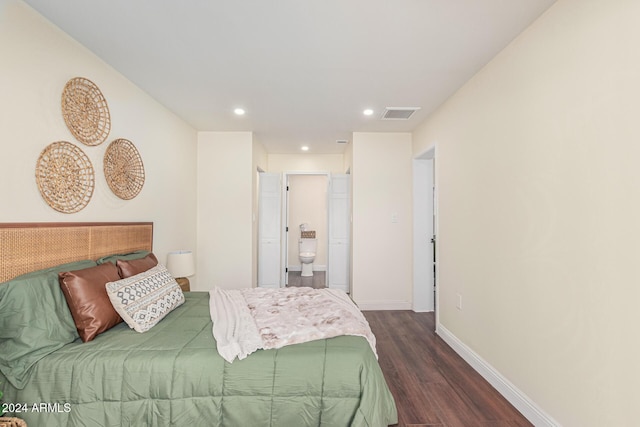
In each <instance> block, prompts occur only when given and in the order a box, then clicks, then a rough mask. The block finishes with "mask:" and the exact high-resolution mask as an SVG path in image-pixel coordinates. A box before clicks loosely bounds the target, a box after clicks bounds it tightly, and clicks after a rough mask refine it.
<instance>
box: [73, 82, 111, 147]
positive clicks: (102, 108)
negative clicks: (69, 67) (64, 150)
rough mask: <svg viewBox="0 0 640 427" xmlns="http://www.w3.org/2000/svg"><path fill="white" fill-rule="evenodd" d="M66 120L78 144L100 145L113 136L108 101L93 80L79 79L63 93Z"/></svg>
mask: <svg viewBox="0 0 640 427" xmlns="http://www.w3.org/2000/svg"><path fill="white" fill-rule="evenodd" d="M62 117H64V122H65V123H66V124H67V127H68V128H69V130H70V131H71V133H72V134H73V136H75V137H76V138H77V139H78V141H80V142H82V143H83V144H86V145H100V144H102V143H103V142H104V141H105V140H106V139H107V136H109V131H110V130H111V116H110V115H109V106H108V105H107V100H106V99H104V96H102V92H100V89H98V86H96V85H95V84H94V83H93V82H92V81H91V80H88V79H85V78H84V77H75V78H73V79H71V80H69V81H68V82H67V84H66V85H65V86H64V90H63V91H62Z"/></svg>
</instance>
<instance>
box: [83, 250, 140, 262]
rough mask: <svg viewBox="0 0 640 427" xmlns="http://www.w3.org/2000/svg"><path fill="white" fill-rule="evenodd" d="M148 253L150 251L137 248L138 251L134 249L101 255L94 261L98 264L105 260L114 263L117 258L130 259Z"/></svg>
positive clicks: (138, 257)
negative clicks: (128, 251) (125, 252)
mask: <svg viewBox="0 0 640 427" xmlns="http://www.w3.org/2000/svg"><path fill="white" fill-rule="evenodd" d="M150 253H151V252H149V251H145V250H139V251H135V252H130V253H128V254H114V255H107V256H103V257H102V258H100V259H98V260H97V261H96V263H98V265H100V264H104V263H105V262H112V263H114V264H115V263H116V261H118V260H119V259H123V260H126V261H130V260H132V259H140V258H144V257H146V256H147V255H149V254H150Z"/></svg>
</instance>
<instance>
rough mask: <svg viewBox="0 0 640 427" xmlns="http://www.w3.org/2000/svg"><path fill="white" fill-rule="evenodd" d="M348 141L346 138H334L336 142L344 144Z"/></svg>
mask: <svg viewBox="0 0 640 427" xmlns="http://www.w3.org/2000/svg"><path fill="white" fill-rule="evenodd" d="M348 142H349V141H347V140H346V139H338V140H336V144H346V143H348Z"/></svg>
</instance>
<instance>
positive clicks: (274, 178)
mask: <svg viewBox="0 0 640 427" xmlns="http://www.w3.org/2000/svg"><path fill="white" fill-rule="evenodd" d="M258 188H259V191H258V193H259V201H258V207H259V208H258V210H259V213H258V242H257V243H258V250H257V258H258V286H259V287H265V288H277V287H284V286H287V285H294V286H299V285H303V286H309V283H310V285H311V286H313V287H329V288H335V289H342V290H344V291H345V292H350V290H351V286H350V254H351V249H350V248H351V244H350V242H351V202H350V200H351V199H350V188H351V185H350V175H348V174H330V173H328V172H284V173H282V174H278V173H260V174H259V183H258ZM302 224H304V227H303V228H304V230H301V227H300V225H302ZM302 231H304V232H305V235H304V238H305V239H307V242H306V243H307V244H308V243H310V242H309V241H308V239H312V240H315V241H312V242H311V243H312V245H311V246H308V245H305V246H304V247H301V239H302V238H303V235H302V233H301V232H302ZM309 247H311V249H309ZM301 252H307V254H305V255H302V256H301ZM305 263H306V266H303V264H305ZM303 270H304V273H305V274H306V275H307V276H306V277H303V275H302V273H303ZM309 272H311V273H312V274H311V275H310V276H309V275H308V273H309ZM292 279H293V280H294V281H295V280H297V283H293V282H292ZM300 279H304V280H305V282H304V283H301V282H300Z"/></svg>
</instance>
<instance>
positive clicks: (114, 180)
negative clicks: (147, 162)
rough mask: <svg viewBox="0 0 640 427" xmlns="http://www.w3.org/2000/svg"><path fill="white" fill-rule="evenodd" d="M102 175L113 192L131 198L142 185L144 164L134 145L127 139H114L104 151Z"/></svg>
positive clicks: (122, 197)
mask: <svg viewBox="0 0 640 427" xmlns="http://www.w3.org/2000/svg"><path fill="white" fill-rule="evenodd" d="M104 177H105V178H106V179H107V184H109V188H111V191H113V194H115V195H116V196H118V197H120V198H121V199H124V200H130V199H133V198H134V197H136V196H137V195H138V193H140V190H142V186H143V185H144V165H143V164H142V157H140V153H138V150H137V149H136V147H135V145H133V143H132V142H131V141H129V140H128V139H123V138H120V139H116V140H115V141H113V142H112V143H111V144H109V147H107V151H106V152H105V153H104Z"/></svg>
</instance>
